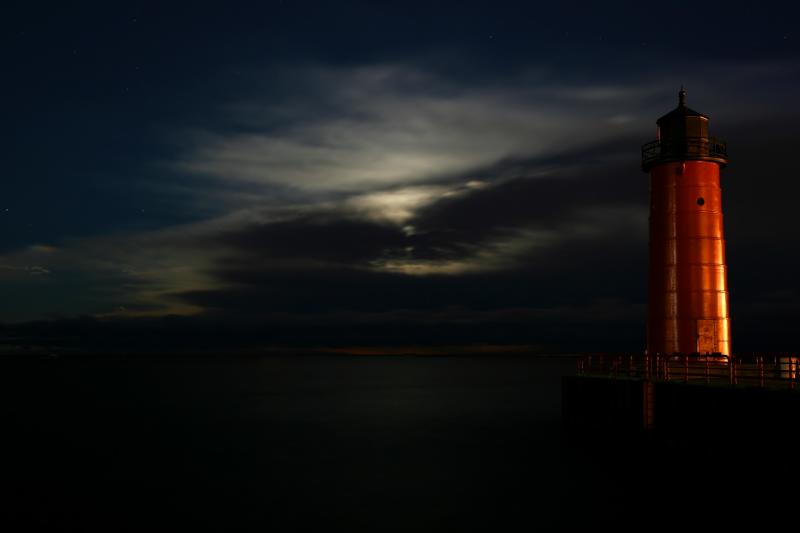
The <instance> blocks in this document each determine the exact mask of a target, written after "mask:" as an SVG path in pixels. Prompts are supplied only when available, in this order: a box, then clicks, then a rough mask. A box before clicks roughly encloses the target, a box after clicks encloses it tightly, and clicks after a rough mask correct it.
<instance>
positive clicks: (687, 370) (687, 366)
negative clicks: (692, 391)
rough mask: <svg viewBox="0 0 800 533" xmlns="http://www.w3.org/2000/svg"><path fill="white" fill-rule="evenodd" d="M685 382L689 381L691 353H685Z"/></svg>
mask: <svg viewBox="0 0 800 533" xmlns="http://www.w3.org/2000/svg"><path fill="white" fill-rule="evenodd" d="M683 382H684V383H689V354H684V355H683Z"/></svg>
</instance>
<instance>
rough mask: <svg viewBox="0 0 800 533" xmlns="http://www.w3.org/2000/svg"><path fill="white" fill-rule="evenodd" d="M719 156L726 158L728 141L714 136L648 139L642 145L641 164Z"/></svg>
mask: <svg viewBox="0 0 800 533" xmlns="http://www.w3.org/2000/svg"><path fill="white" fill-rule="evenodd" d="M673 157H674V158H678V159H682V158H684V157H688V158H692V157H710V158H714V157H719V158H723V159H727V157H728V143H726V142H725V141H723V140H721V139H717V138H715V137H686V138H684V139H679V140H677V141H674V142H661V141H659V140H655V141H650V142H649V143H645V144H644V145H642V165H643V166H646V165H649V164H650V163H653V162H655V161H658V160H659V159H664V158H668V159H671V158H673Z"/></svg>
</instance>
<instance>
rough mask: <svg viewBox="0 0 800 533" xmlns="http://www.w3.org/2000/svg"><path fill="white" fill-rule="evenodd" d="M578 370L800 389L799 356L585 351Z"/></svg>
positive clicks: (587, 373)
mask: <svg viewBox="0 0 800 533" xmlns="http://www.w3.org/2000/svg"><path fill="white" fill-rule="evenodd" d="M577 370H578V374H580V375H585V376H598V377H610V378H618V379H642V380H650V381H673V382H683V383H694V384H707V385H732V386H747V387H762V388H788V389H800V356H798V355H785V354H775V355H750V356H725V355H720V354H710V355H706V354H673V355H660V354H659V355H643V354H636V355H631V354H586V355H583V356H581V357H579V358H578V362H577Z"/></svg>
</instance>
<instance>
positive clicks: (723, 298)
mask: <svg viewBox="0 0 800 533" xmlns="http://www.w3.org/2000/svg"><path fill="white" fill-rule="evenodd" d="M649 171H650V272H649V304H648V324H647V351H648V353H650V354H657V353H661V354H671V353H684V354H686V353H720V354H725V355H729V354H730V353H731V336H730V317H729V304H728V282H727V267H726V264H725V237H724V233H723V223H722V190H721V187H720V164H719V163H717V162H713V161H708V160H686V161H681V162H678V161H663V162H659V161H656V162H654V164H652V165H650V166H649Z"/></svg>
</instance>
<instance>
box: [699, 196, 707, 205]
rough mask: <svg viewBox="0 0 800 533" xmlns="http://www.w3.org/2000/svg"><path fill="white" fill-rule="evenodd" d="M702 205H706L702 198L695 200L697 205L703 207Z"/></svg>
mask: <svg viewBox="0 0 800 533" xmlns="http://www.w3.org/2000/svg"><path fill="white" fill-rule="evenodd" d="M704 203H706V201H705V199H704V198H703V197H702V196H701V197H700V198H698V199H697V205H703V204H704Z"/></svg>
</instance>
